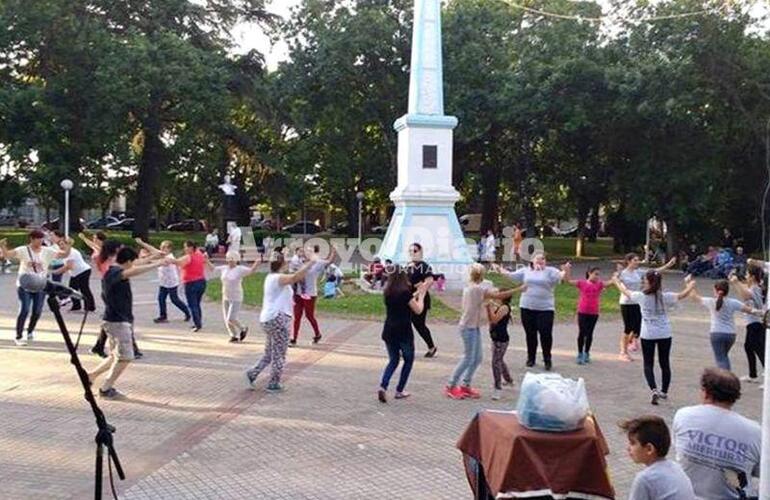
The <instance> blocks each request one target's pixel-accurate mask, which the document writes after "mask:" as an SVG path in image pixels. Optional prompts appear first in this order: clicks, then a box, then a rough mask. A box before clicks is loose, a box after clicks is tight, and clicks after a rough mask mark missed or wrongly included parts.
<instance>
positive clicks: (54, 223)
mask: <svg viewBox="0 0 770 500" xmlns="http://www.w3.org/2000/svg"><path fill="white" fill-rule="evenodd" d="M85 225H86V221H85V219H83V218H82V217H81V218H79V219H78V220H77V221H72V227H71V229H72V230H73V231H76V232H79V231H82V230H83V228H84V227H85ZM40 227H42V228H43V229H45V230H46V231H54V230H56V229H59V218H58V217H57V218H55V219H53V220H49V221H48V222H44V223H43V225H42V226H40Z"/></svg>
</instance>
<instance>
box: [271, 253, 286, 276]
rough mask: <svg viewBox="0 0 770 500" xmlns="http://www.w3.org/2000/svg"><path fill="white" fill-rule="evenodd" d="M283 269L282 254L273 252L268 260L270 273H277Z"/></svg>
mask: <svg viewBox="0 0 770 500" xmlns="http://www.w3.org/2000/svg"><path fill="white" fill-rule="evenodd" d="M282 267H283V254H282V253H278V252H273V257H272V258H271V259H270V272H271V273H277V272H278V271H280V270H281V268H282Z"/></svg>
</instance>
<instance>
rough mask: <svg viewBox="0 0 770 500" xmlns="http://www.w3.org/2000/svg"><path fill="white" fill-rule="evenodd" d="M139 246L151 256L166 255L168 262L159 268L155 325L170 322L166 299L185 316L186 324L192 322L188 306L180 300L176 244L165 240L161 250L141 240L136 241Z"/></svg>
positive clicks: (161, 244)
mask: <svg viewBox="0 0 770 500" xmlns="http://www.w3.org/2000/svg"><path fill="white" fill-rule="evenodd" d="M135 241H136V242H137V244H139V246H141V247H142V248H144V249H145V250H147V251H148V252H150V254H151V255H160V254H162V255H165V256H166V261H165V262H164V263H163V264H162V265H161V266H160V267H158V317H157V318H155V319H154V320H153V321H154V322H155V323H167V322H168V310H167V308H166V298H169V299H171V303H172V304H174V305H175V306H176V308H177V309H179V310H180V311H182V314H184V320H185V322H187V321H190V309H188V308H187V304H185V303H184V301H182V299H180V298H179V285H180V283H181V281H180V279H179V268H178V267H177V265H176V264H175V262H174V244H173V243H172V242H171V241H169V240H165V241H162V242H161V243H160V248H155V247H154V246H152V245H150V244H148V243H145V242H144V241H142V239H141V238H136V240H135Z"/></svg>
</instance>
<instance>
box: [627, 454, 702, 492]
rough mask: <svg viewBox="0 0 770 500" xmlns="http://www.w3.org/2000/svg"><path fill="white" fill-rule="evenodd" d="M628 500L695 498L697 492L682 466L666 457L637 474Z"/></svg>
mask: <svg viewBox="0 0 770 500" xmlns="http://www.w3.org/2000/svg"><path fill="white" fill-rule="evenodd" d="M628 500H695V492H694V491H693V488H692V483H691V482H690V478H689V477H687V474H685V473H684V471H683V470H682V467H681V466H680V465H679V464H678V463H676V462H673V461H671V460H665V459H664V460H659V461H657V462H655V463H652V464H650V465H649V466H648V467H645V469H644V470H643V471H642V472H640V473H639V474H637V475H636V477H635V478H634V482H633V483H632V484H631V493H629V495H628Z"/></svg>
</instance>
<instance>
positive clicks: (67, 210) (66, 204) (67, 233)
mask: <svg viewBox="0 0 770 500" xmlns="http://www.w3.org/2000/svg"><path fill="white" fill-rule="evenodd" d="M60 186H61V188H62V189H63V190H64V237H65V238H69V236H70V191H71V190H72V188H73V187H74V186H75V185H74V184H73V183H72V181H71V180H69V179H64V180H63V181H61V184H60ZM60 220H61V218H60Z"/></svg>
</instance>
